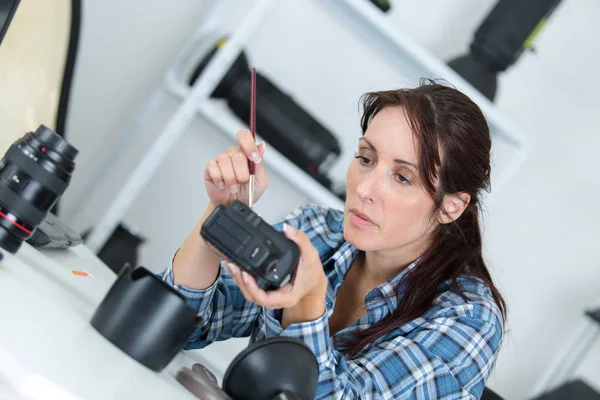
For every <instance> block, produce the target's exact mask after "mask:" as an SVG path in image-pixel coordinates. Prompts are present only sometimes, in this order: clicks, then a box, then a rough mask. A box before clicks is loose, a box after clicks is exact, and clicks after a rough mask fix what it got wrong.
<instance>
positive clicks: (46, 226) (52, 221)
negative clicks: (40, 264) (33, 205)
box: [27, 212, 123, 265]
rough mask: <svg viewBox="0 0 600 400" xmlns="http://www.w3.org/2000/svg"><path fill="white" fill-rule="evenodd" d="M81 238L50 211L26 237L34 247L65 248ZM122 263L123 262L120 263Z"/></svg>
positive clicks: (80, 240) (79, 241) (76, 242)
mask: <svg viewBox="0 0 600 400" xmlns="http://www.w3.org/2000/svg"><path fill="white" fill-rule="evenodd" d="M82 242H83V239H82V238H81V236H79V234H78V233H77V232H75V231H74V230H73V229H71V228H70V227H69V226H67V225H66V224H65V223H64V222H62V221H61V220H60V219H58V217H57V216H56V215H54V214H52V213H51V212H50V213H48V215H46V218H45V219H44V220H43V221H42V223H41V224H40V225H39V226H38V227H37V229H36V230H35V231H33V235H31V237H30V238H29V239H27V243H29V244H30V245H32V246H34V247H50V248H57V249H62V248H67V247H71V246H75V245H77V244H79V243H82ZM121 265H123V264H121Z"/></svg>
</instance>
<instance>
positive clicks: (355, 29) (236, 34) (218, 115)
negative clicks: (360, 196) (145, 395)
mask: <svg viewBox="0 0 600 400" xmlns="http://www.w3.org/2000/svg"><path fill="white" fill-rule="evenodd" d="M275 3H276V2H275V1H274V0H257V1H255V2H254V4H253V6H252V8H251V10H250V11H249V12H248V13H247V15H246V16H245V18H244V20H243V21H242V22H241V23H240V24H239V25H238V27H237V28H236V29H235V30H234V31H233V32H231V34H230V36H229V39H228V40H227V42H226V43H225V44H224V45H223V46H221V47H220V48H219V50H218V51H217V53H216V54H215V56H214V57H213V58H212V59H211V61H210V62H209V64H208V65H207V67H206V68H205V70H204V71H203V73H202V74H201V76H199V77H198V79H196V81H195V82H194V85H193V86H191V87H190V86H188V85H187V84H185V83H184V78H183V77H185V76H187V75H186V72H188V71H189V68H190V66H191V65H193V63H194V62H197V61H198V55H199V54H200V53H202V52H201V51H200V50H199V49H202V48H204V49H205V50H206V51H208V49H209V47H211V46H213V45H214V37H213V38H212V39H211V40H208V39H209V37H210V36H211V34H212V32H214V31H215V30H216V27H218V25H219V22H220V21H221V20H222V18H223V16H224V15H225V14H226V13H227V11H228V9H229V7H230V6H231V4H232V1H231V0H219V1H215V2H214V6H213V9H212V10H211V11H210V12H209V14H208V16H207V17H206V23H205V24H204V25H202V26H201V27H200V29H199V30H198V32H197V33H196V34H195V35H194V36H193V37H192V38H191V40H190V41H189V42H188V43H187V45H186V46H185V47H184V50H183V51H182V53H181V54H180V56H179V57H178V58H177V60H176V62H175V63H174V65H173V66H172V68H171V69H170V70H169V71H168V73H167V75H166V77H165V81H164V83H163V86H162V87H161V88H160V89H159V92H160V91H164V90H166V91H167V92H168V93H170V94H172V95H174V96H176V97H178V98H179V99H180V100H181V104H180V106H179V107H178V108H177V110H176V112H175V113H174V115H173V116H172V117H171V118H170V120H169V121H168V123H167V125H166V127H165V128H164V130H163V131H162V133H161V134H160V135H159V137H158V138H157V140H156V141H155V142H154V143H153V145H152V146H151V148H150V149H149V151H148V152H146V155H145V156H144V158H143V159H142V160H141V161H140V162H139V164H138V166H137V168H136V169H135V170H133V171H132V173H131V175H130V176H129V178H128V179H127V181H126V183H125V184H124V185H123V186H122V188H121V190H120V191H119V193H118V194H117V195H116V196H115V198H114V200H113V201H112V203H111V204H110V205H109V207H108V209H107V210H106V212H105V213H104V215H103V216H102V217H101V218H100V220H99V221H98V223H97V224H96V226H95V227H94V228H93V230H92V232H91V233H90V235H89V237H88V239H87V241H86V244H87V245H88V246H89V247H90V248H91V249H92V250H93V251H95V252H97V251H99V250H100V249H101V248H102V246H103V245H104V243H106V241H107V240H108V238H109V237H110V235H111V234H112V232H113V231H114V229H115V227H116V226H117V225H118V224H119V222H120V221H122V219H123V218H124V216H125V215H126V213H127V211H128V210H129V208H130V207H131V205H132V204H133V202H134V201H135V199H136V197H137V196H138V195H139V194H140V192H141V190H142V189H143V188H144V186H145V185H146V184H147V182H148V181H149V180H150V178H151V177H152V176H153V174H154V172H155V171H156V170H157V168H158V167H159V166H160V164H161V163H162V161H163V160H164V158H165V156H166V155H167V154H168V152H169V151H170V149H171V148H172V146H173V145H174V144H175V143H177V141H178V139H179V137H180V136H181V134H182V133H183V132H184V131H185V129H186V127H187V126H188V125H189V123H190V122H191V120H192V119H193V118H194V117H195V116H197V115H200V116H201V117H203V118H205V119H206V120H208V121H209V122H211V123H212V124H213V125H214V126H215V127H216V128H218V129H219V130H220V131H221V132H222V133H223V134H225V135H228V136H229V137H231V138H232V139H235V134H236V132H237V131H238V130H239V129H245V128H246V127H245V126H244V125H243V124H242V123H241V122H240V120H239V119H237V118H236V117H235V116H234V115H233V114H232V113H231V112H229V111H228V109H226V108H224V107H220V106H219V105H218V104H216V102H215V101H214V100H211V99H210V98H209V96H210V94H211V93H212V91H213V90H214V88H215V87H216V86H217V85H218V83H219V82H220V81H221V79H222V78H223V76H224V75H225V73H226V72H227V71H228V70H229V68H230V67H231V65H232V64H233V62H234V61H235V59H236V58H237V57H238V55H239V54H240V52H241V51H242V50H243V48H244V45H245V43H247V41H248V40H249V39H250V37H251V36H252V33H253V32H254V30H255V29H256V27H257V26H258V25H259V24H260V22H261V21H262V20H263V19H264V18H265V17H266V16H267V14H268V12H269V9H270V8H271V7H272V6H273V5H274V4H275ZM319 5H321V6H322V7H325V8H326V9H327V10H328V11H329V12H330V13H331V15H332V17H334V18H337V19H339V20H341V21H342V22H344V23H345V24H346V25H347V26H348V28H349V31H350V32H351V33H353V34H356V35H359V37H360V38H361V39H363V40H366V41H368V43H369V45H370V46H371V47H372V48H374V49H376V50H378V51H379V52H380V53H381V55H382V56H383V57H385V58H386V59H387V60H388V61H389V62H390V63H391V64H392V65H394V66H395V67H397V68H398V69H401V70H402V71H403V72H404V73H406V74H407V75H408V76H412V77H416V78H418V77H436V78H443V79H445V80H447V81H448V82H451V83H452V84H453V85H454V86H456V87H457V88H458V89H460V90H461V91H463V92H464V93H465V94H467V95H468V96H469V97H471V98H472V99H473V100H474V101H475V102H476V103H477V104H478V105H479V106H480V107H481V109H482V111H483V112H484V114H485V116H486V118H487V120H488V123H489V125H490V129H491V131H492V135H493V137H494V140H499V141H502V142H504V143H505V144H508V145H509V146H511V148H514V157H513V159H512V162H511V163H510V165H509V166H508V167H506V168H504V170H503V171H502V173H501V174H500V175H497V176H496V177H495V181H494V191H495V193H497V192H498V189H499V188H500V189H501V187H502V186H503V185H504V183H505V182H506V181H507V180H508V178H510V177H511V176H512V174H513V173H514V172H515V171H516V170H517V169H518V168H519V167H520V165H521V163H522V162H523V160H524V159H525V157H526V154H527V148H528V144H527V140H526V137H525V135H524V134H523V133H522V132H520V131H519V130H518V129H516V128H515V127H514V126H512V125H511V124H510V123H509V122H507V121H506V120H505V118H503V117H502V116H501V115H499V113H498V112H497V111H496V109H495V108H494V105H493V104H492V103H491V102H490V101H489V100H487V99H486V98H485V97H484V96H482V95H481V94H480V93H479V92H478V91H477V90H476V89H474V88H473V87H472V86H471V85H470V84H469V83H467V82H466V81H465V80H464V79H462V78H461V77H460V76H459V75H458V74H456V73H455V72H454V71H453V70H452V69H451V68H449V67H448V66H447V65H446V64H445V63H444V62H442V61H441V60H439V59H437V58H436V57H435V56H433V55H432V54H430V53H429V52H428V51H427V50H425V49H424V48H422V47H420V46H419V45H418V44H417V43H415V42H414V41H412V40H411V39H410V38H409V37H408V36H407V35H405V34H403V33H401V32H400V31H399V30H398V29H397V28H396V27H395V26H393V25H392V24H391V23H390V22H389V20H388V19H387V18H386V14H385V13H383V12H381V11H380V10H379V9H378V8H376V7H375V6H374V5H373V4H372V3H370V2H369V1H367V0H335V1H323V2H319ZM157 94H160V93H155V95H154V96H153V97H152V98H151V99H150V100H149V101H148V103H147V106H146V108H145V109H144V110H142V112H141V114H140V115H139V116H138V118H136V121H135V123H134V124H133V127H132V129H131V130H130V131H129V132H126V134H125V135H123V139H122V141H123V142H122V143H121V144H119V145H118V146H117V147H116V148H117V149H121V148H124V147H126V146H123V143H128V142H130V141H132V138H133V137H135V136H136V135H137V134H138V133H139V132H138V130H137V126H139V125H140V121H141V120H143V119H144V118H145V117H146V116H147V115H148V114H149V112H150V110H151V109H152V107H155V106H156V103H157V102H158V97H157ZM257 135H258V136H259V140H260V129H259V131H258V132H257ZM119 151H123V150H119ZM117 156H118V153H113V154H112V155H111V156H110V160H107V162H106V163H105V164H104V165H103V166H102V167H101V169H103V170H104V171H105V170H106V168H107V167H109V166H110V165H111V160H112V161H114V159H115V158H116V157H117ZM264 162H265V165H266V166H268V167H271V168H272V170H273V171H275V173H277V174H278V175H280V176H282V177H284V178H285V179H286V180H287V181H288V182H290V183H292V184H294V185H295V186H296V187H298V189H300V190H301V191H302V192H303V193H305V194H306V195H307V196H309V197H310V198H311V199H312V200H313V201H315V202H317V203H320V204H323V205H326V206H330V207H335V208H343V202H342V201H341V200H340V199H339V198H338V197H337V196H335V195H334V194H333V193H332V192H330V191H329V190H328V189H326V188H325V187H323V186H322V185H321V184H319V183H318V182H317V181H316V180H314V179H313V178H312V177H311V176H310V175H308V174H307V173H305V172H304V171H303V170H301V169H300V168H298V167H297V166H296V165H295V164H294V163H292V162H291V161H290V160H288V159H287V158H286V157H285V156H283V155H282V154H281V153H279V152H277V151H276V150H275V149H273V148H270V150H269V157H267V158H265V160H264ZM94 182H95V183H97V180H94ZM92 192H93V187H90V190H88V191H84V193H87V195H88V196H89V195H90V193H92ZM85 201H86V200H85V199H81V204H85ZM81 204H80V205H79V207H78V206H77V205H76V206H75V208H76V209H78V208H79V209H80V208H81Z"/></svg>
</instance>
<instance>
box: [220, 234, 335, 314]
mask: <svg viewBox="0 0 600 400" xmlns="http://www.w3.org/2000/svg"><path fill="white" fill-rule="evenodd" d="M284 234H285V236H286V237H287V238H288V239H290V240H292V241H294V242H295V243H296V244H297V245H298V247H299V248H300V261H299V263H298V268H297V271H296V275H295V277H294V279H293V281H292V282H290V283H287V284H286V285H284V286H283V287H281V288H279V289H277V290H270V291H264V290H262V289H261V288H259V287H258V285H257V284H256V281H255V280H254V278H253V277H252V276H251V275H250V274H248V273H247V272H245V271H242V270H241V269H240V268H239V267H238V266H237V265H234V264H231V263H229V264H227V266H228V270H229V273H230V274H231V276H232V277H233V278H234V279H235V281H236V282H237V284H238V286H239V288H240V290H241V291H242V293H243V294H244V297H245V298H246V300H248V301H250V302H252V303H255V304H258V305H260V306H264V307H268V308H271V309H274V310H277V309H286V308H292V307H294V306H296V305H297V304H298V303H300V302H301V301H302V300H304V299H306V298H315V297H316V298H322V299H323V302H324V301H325V293H326V291H327V277H326V276H325V271H324V270H323V264H322V263H321V259H320V257H319V252H318V251H317V249H316V248H315V247H314V246H313V245H312V243H311V241H310V239H309V238H308V236H306V234H305V233H304V232H302V231H300V230H297V229H295V228H293V227H292V226H289V225H284Z"/></svg>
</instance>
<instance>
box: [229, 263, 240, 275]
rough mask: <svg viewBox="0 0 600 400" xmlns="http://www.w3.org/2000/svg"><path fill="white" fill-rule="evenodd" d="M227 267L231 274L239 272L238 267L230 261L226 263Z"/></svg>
mask: <svg viewBox="0 0 600 400" xmlns="http://www.w3.org/2000/svg"><path fill="white" fill-rule="evenodd" d="M227 269H229V272H230V273H231V275H236V276H237V274H238V272H239V271H238V268H237V267H236V266H235V265H233V264H232V263H228V264H227Z"/></svg>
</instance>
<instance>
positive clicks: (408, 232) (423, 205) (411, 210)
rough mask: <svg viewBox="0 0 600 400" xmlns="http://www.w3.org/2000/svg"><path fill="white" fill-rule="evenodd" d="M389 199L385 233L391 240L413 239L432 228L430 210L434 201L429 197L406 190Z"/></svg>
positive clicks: (386, 207) (386, 205)
mask: <svg viewBox="0 0 600 400" xmlns="http://www.w3.org/2000/svg"><path fill="white" fill-rule="evenodd" d="M388 200H389V201H388V202H386V204H385V205H384V214H385V225H384V227H383V233H384V235H385V236H386V237H388V238H389V239H390V240H398V241H411V240H414V239H417V238H419V237H420V236H423V235H424V234H426V233H427V232H428V231H429V230H430V226H431V223H430V219H429V211H430V210H431V207H432V206H433V203H432V202H430V201H428V200H429V199H428V198H424V197H423V196H421V195H417V194H416V193H409V192H405V193H403V194H402V195H397V196H394V198H389V199H388ZM430 203H431V204H430Z"/></svg>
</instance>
